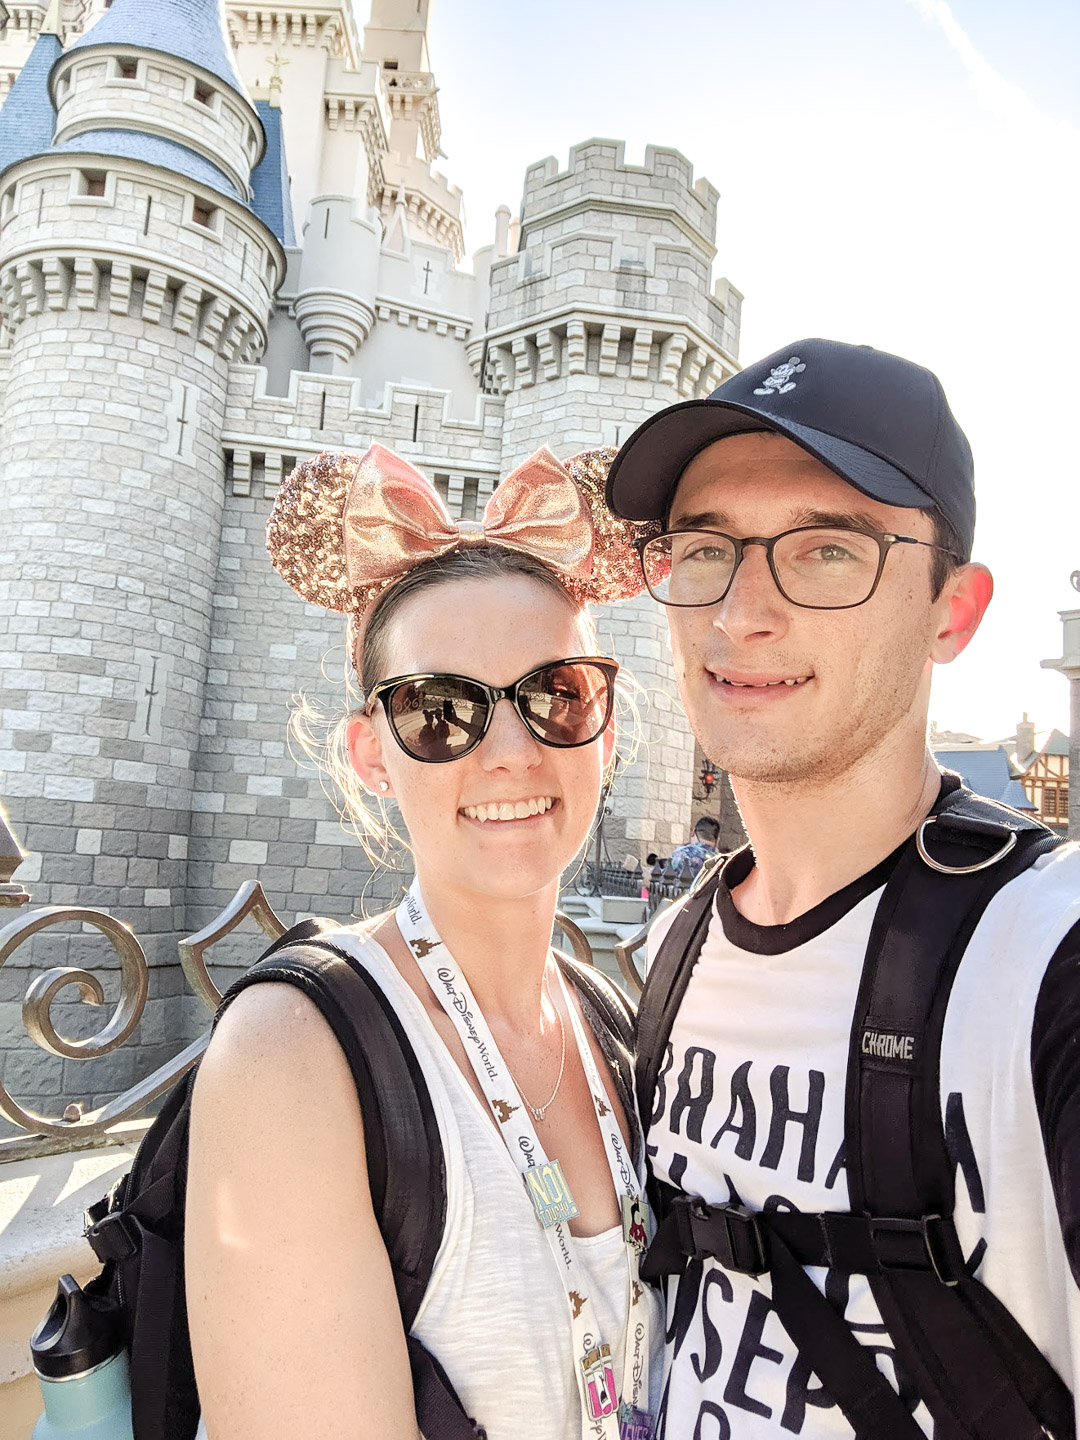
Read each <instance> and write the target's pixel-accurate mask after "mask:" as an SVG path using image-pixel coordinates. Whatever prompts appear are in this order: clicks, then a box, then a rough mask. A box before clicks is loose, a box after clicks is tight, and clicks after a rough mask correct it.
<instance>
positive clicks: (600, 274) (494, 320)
mask: <svg viewBox="0 0 1080 1440" xmlns="http://www.w3.org/2000/svg"><path fill="white" fill-rule="evenodd" d="M402 3H404V0H402ZM718 198H719V197H718V195H717V192H716V191H715V190H714V189H713V187H712V186H711V185H710V184H709V183H708V181H707V180H698V181H696V182H695V181H694V178H693V170H692V168H691V166H690V163H689V162H688V161H687V160H686V159H684V157H683V156H682V155H680V154H679V153H678V152H677V151H674V150H663V149H659V148H654V147H652V146H650V147H649V148H648V149H647V150H646V152H645V163H644V165H641V166H637V165H627V164H626V162H625V159H624V155H623V146H622V145H621V144H619V143H616V142H615V141H611V140H590V141H588V142H587V143H585V144H583V145H576V146H575V147H574V148H573V149H572V150H571V152H570V164H569V166H568V167H567V169H566V170H564V171H559V169H558V166H557V165H556V162H555V161H554V160H553V159H549V160H544V161H541V162H540V163H539V164H537V165H533V166H530V168H529V169H528V171H527V172H526V176H525V194H524V198H523V201H522V209H521V233H520V239H519V243H518V249H517V253H516V254H515V255H512V256H510V257H509V258H507V259H503V260H499V261H496V262H495V263H494V264H493V266H492V269H491V306H490V312H489V322H488V328H487V334H486V335H485V336H484V342H483V344H482V345H474V346H473V347H471V354H472V359H473V363H474V366H475V367H476V368H477V370H478V372H480V370H481V367H483V372H482V377H481V378H482V380H483V382H484V385H485V388H487V389H494V390H495V391H497V392H498V393H501V394H502V395H504V396H505V404H506V409H505V424H504V429H503V473H504V474H505V473H506V472H507V471H508V470H510V469H511V468H512V467H513V466H514V465H516V464H518V463H520V461H521V460H522V459H523V458H524V457H525V456H526V455H528V454H529V453H531V452H532V451H533V450H535V449H536V448H537V447H538V446H540V445H542V444H545V443H549V444H552V445H553V446H554V447H555V448H556V449H557V453H558V454H559V455H560V456H561V457H566V456H567V455H570V454H572V453H573V452H574V451H576V450H581V449H584V448H587V447H591V446H598V445H618V444H619V442H620V441H621V440H623V439H625V438H626V436H627V435H628V434H629V433H630V431H631V430H632V429H633V428H634V427H635V426H636V425H638V424H640V422H641V421H642V420H644V419H645V418H646V417H647V416H648V415H651V414H653V413H654V412H655V411H656V410H658V409H660V408H661V406H663V405H669V404H672V403H673V402H675V401H678V400H683V399H688V398H691V397H693V396H696V395H705V394H708V393H709V392H710V391H711V390H714V389H715V388H716V386H717V385H719V384H720V383H721V381H723V380H725V379H726V378H727V377H728V376H729V375H731V374H733V373H734V372H735V370H736V369H737V368H738V362H737V360H736V358H735V357H736V355H737V353H738V335H739V307H740V304H741V301H742V296H741V295H740V294H739V292H738V291H737V290H735V289H734V287H733V286H731V285H730V284H729V283H728V282H727V281H726V280H721V281H719V282H718V283H717V285H716V287H715V290H713V291H712V293H710V283H709V282H710V270H711V266H712V261H713V258H714V256H715V254H716V250H715V246H714V244H713V240H714V237H715V233H716V203H717V200H718ZM600 633H601V635H602V636H604V635H607V636H608V637H609V638H610V640H611V643H612V644H613V645H614V651H615V654H616V656H617V657H618V658H619V659H620V660H622V661H624V662H625V663H626V664H627V665H628V666H629V667H630V668H632V670H633V671H634V673H635V675H636V676H637V677H638V679H639V680H640V681H641V682H642V684H643V685H644V686H645V687H646V689H647V690H648V691H649V692H650V697H651V702H652V703H651V705H650V707H649V708H648V710H647V712H646V723H645V736H644V739H645V741H646V744H645V746H644V747H643V752H642V759H641V761H640V762H639V763H637V764H636V765H635V766H633V767H632V768H631V769H630V770H629V771H628V772H627V773H625V774H623V775H622V777H621V778H620V780H619V781H618V784H617V787H616V791H615V796H614V798H615V814H614V816H613V817H612V820H611V821H610V822H609V830H608V834H609V837H610V838H612V839H616V838H618V837H620V835H621V836H622V837H625V839H626V841H627V842H628V845H627V848H629V849H637V848H638V847H639V846H645V847H648V848H655V849H656V850H658V851H660V852H663V853H668V852H669V851H670V848H671V846H672V845H673V844H677V843H679V842H681V841H682V840H683V839H685V837H686V830H687V825H688V823H689V815H690V794H691V788H692V779H693V771H694V746H693V737H692V736H691V734H690V731H689V727H688V725H687V723H686V720H685V717H684V716H683V714H682V710H681V708H680V706H679V704H678V701H677V695H676V690H675V686H674V680H673V675H672V669H671V660H670V651H669V646H668V637H667V625H666V622H665V620H664V617H663V614H662V613H661V612H660V608H659V607H658V606H657V605H655V604H654V603H653V602H652V601H651V600H649V598H648V597H647V596H646V597H645V598H643V599H641V600H638V601H635V602H633V603H632V604H630V605H622V606H615V607H612V608H611V610H610V611H608V612H607V613H605V614H604V615H602V616H601V617H600Z"/></svg>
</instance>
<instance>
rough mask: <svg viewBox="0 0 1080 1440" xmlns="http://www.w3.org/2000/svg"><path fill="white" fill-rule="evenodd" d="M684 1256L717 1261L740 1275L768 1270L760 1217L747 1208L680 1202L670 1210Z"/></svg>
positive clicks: (757, 1273)
mask: <svg viewBox="0 0 1080 1440" xmlns="http://www.w3.org/2000/svg"><path fill="white" fill-rule="evenodd" d="M672 1210H673V1213H674V1215H675V1223H676V1227H677V1229H678V1235H679V1246H680V1249H681V1250H682V1252H683V1254H684V1255H687V1256H693V1257H694V1258H697V1259H702V1258H707V1259H711V1260H716V1261H718V1262H719V1264H720V1265H722V1266H723V1268H724V1269H725V1270H734V1271H735V1272H736V1273H737V1274H739V1275H764V1274H765V1272H766V1271H767V1270H768V1268H769V1259H768V1253H767V1251H766V1245H765V1233H764V1231H763V1229H762V1226H761V1217H760V1216H759V1215H758V1214H757V1212H756V1211H754V1210H751V1209H749V1208H748V1207H747V1206H746V1205H706V1204H705V1202H704V1201H703V1200H691V1199H686V1198H680V1199H679V1200H677V1201H675V1203H674V1204H673V1206H672Z"/></svg>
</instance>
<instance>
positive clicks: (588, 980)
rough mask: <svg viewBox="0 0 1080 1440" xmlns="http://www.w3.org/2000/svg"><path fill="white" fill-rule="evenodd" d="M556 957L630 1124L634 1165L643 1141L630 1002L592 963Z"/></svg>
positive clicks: (571, 957) (638, 1157)
mask: <svg viewBox="0 0 1080 1440" xmlns="http://www.w3.org/2000/svg"><path fill="white" fill-rule="evenodd" d="M555 957H556V959H557V960H558V962H559V968H560V969H561V970H562V972H563V974H564V975H565V976H566V978H567V979H568V980H569V981H570V982H571V984H572V985H573V986H574V988H575V989H576V990H577V993H578V998H579V999H580V1001H581V1009H582V1013H583V1014H584V1016H585V1019H586V1021H587V1023H588V1025H589V1027H590V1028H591V1030H592V1032H593V1034H594V1035H595V1036H596V1038H597V1041H598V1042H599V1044H600V1049H601V1050H602V1051H603V1052H604V1059H605V1060H606V1061H607V1064H608V1070H609V1072H610V1074H611V1077H612V1080H613V1081H614V1084H615V1091H616V1094H617V1095H618V1097H619V1103H620V1104H621V1105H622V1107H623V1112H624V1114H625V1115H626V1119H627V1124H628V1125H629V1127H630V1155H631V1159H632V1160H633V1162H634V1164H635V1165H636V1164H637V1163H638V1161H639V1160H640V1158H641V1153H642V1148H643V1145H644V1140H643V1137H642V1133H641V1127H640V1125H639V1124H638V1123H637V1107H636V1106H635V1104H634V1061H633V1055H634V1016H635V1008H634V1005H633V1002H632V1001H630V1000H628V999H627V997H626V996H625V995H624V994H623V992H622V990H620V989H619V987H618V985H616V984H615V982H614V981H612V980H609V979H608V977H607V976H606V975H605V974H604V973H603V971H601V970H598V969H597V968H596V967H595V966H594V965H588V964H585V963H584V962H583V961H581V960H577V959H575V958H574V957H573V956H571V955H565V954H563V953H562V952H561V951H558V950H557V951H556V952H555Z"/></svg>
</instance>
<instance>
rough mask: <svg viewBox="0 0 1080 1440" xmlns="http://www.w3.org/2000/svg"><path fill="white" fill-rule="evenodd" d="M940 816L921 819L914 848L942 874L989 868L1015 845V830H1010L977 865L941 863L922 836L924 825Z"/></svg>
mask: <svg viewBox="0 0 1080 1440" xmlns="http://www.w3.org/2000/svg"><path fill="white" fill-rule="evenodd" d="M940 818H941V817H940V816H938V815H930V816H929V817H928V818H927V819H925V820H924V821H923V823H922V824H921V825H920V826H919V829H918V831H917V833H916V835H915V848H916V849H917V850H918V852H919V856H920V858H921V859H922V860H923V861H925V863H926V864H927V865H929V866H930V869H931V870H937V871H938V872H939V873H940V874H942V875H974V874H975V872H976V871H977V870H989V869H990V867H991V866H992V865H996V864H997V863H998V861H999V860H1004V859H1005V856H1006V855H1008V854H1009V852H1010V851H1011V850H1012V849H1013V848H1014V846H1015V845H1016V831H1015V830H1010V831H1009V834H1008V837H1007V838H1006V840H1005V843H1004V845H1002V847H1001V849H1000V850H995V852H994V853H993V855H988V856H987V857H986V859H985V860H980V861H979V862H978V864H977V865H942V863H941V861H940V860H935V859H934V857H933V856H932V855H931V854H930V853H929V851H928V850H927V848H926V841H925V840H924V838H923V837H924V835H925V832H926V827H927V826H928V825H933V824H934V822H935V821H936V820H938V819H940Z"/></svg>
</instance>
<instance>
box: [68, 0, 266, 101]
mask: <svg viewBox="0 0 1080 1440" xmlns="http://www.w3.org/2000/svg"><path fill="white" fill-rule="evenodd" d="M97 45H130V46H131V47H132V48H133V49H136V50H155V51H157V52H158V54H161V55H175V56H177V57H178V58H179V59H181V60H187V61H189V62H190V63H191V64H192V65H198V66H200V67H201V68H202V69H203V70H207V71H209V72H210V74H211V75H216V76H217V78H218V79H219V80H221V81H223V82H224V84H226V85H228V86H229V88H230V89H232V90H235V91H236V92H237V94H239V95H243V96H244V98H245V99H246V98H247V91H246V90H245V88H244V82H243V81H242V80H241V79H240V74H239V72H238V71H237V69H236V65H235V63H234V61H233V54H232V46H231V44H230V43H229V34H228V31H227V30H226V28H225V4H224V0H113V5H112V8H111V9H109V10H106V12H105V14H104V16H103V17H102V18H101V19H100V20H99V21H98V23H97V24H96V25H95V26H93V28H92V29H90V30H88V31H87V32H86V34H85V35H82V36H80V38H79V39H78V40H76V41H75V43H74V44H73V45H71V46H69V47H68V48H69V50H83V49H89V48H90V47H91V46H97Z"/></svg>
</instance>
